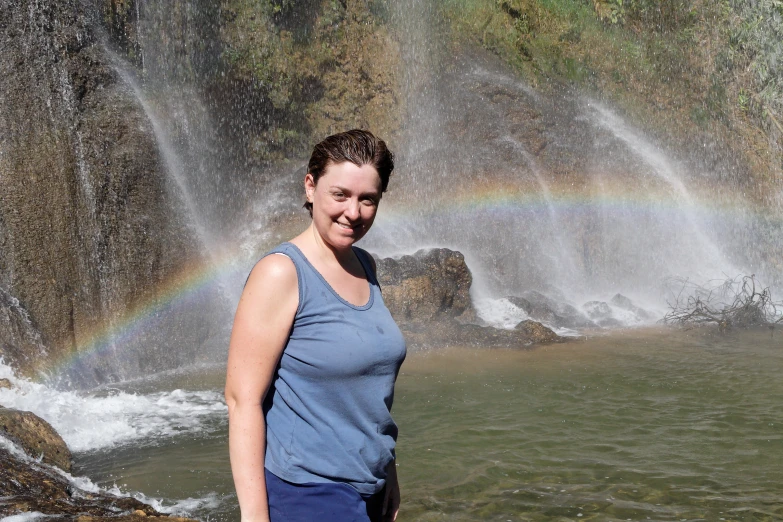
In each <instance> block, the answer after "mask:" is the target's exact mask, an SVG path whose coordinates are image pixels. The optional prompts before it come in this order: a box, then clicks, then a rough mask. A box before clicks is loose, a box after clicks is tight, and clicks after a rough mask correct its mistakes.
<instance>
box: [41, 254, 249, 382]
mask: <svg viewBox="0 0 783 522" xmlns="http://www.w3.org/2000/svg"><path fill="white" fill-rule="evenodd" d="M242 258H243V256H242V255H239V253H238V252H235V253H226V254H223V255H222V256H221V257H220V258H219V259H212V260H206V261H204V260H202V261H199V262H193V263H190V264H188V265H186V266H185V267H184V268H182V269H181V270H180V271H178V272H176V273H174V274H173V275H172V276H170V277H169V278H168V279H166V280H165V281H164V282H163V283H162V284H160V285H158V287H157V288H155V289H153V291H152V292H148V294H151V295H150V297H148V298H147V299H146V300H143V301H139V302H137V303H133V304H131V305H130V306H128V307H127V308H126V309H125V310H124V313H122V314H121V315H120V316H119V317H117V318H116V319H114V320H112V321H109V322H108V324H107V323H102V324H97V325H95V326H93V327H92V328H87V329H85V330H84V331H83V332H81V333H80V334H79V335H78V337H77V340H76V343H75V349H66V348H63V349H61V350H59V351H58V353H59V354H61V355H59V356H55V357H54V358H50V359H49V360H47V361H43V365H44V367H43V368H41V371H42V373H44V374H46V375H49V376H58V375H62V374H64V373H66V372H67V371H68V370H69V369H71V368H74V367H76V366H78V365H80V364H83V363H86V362H88V360H89V359H90V358H91V357H94V356H97V355H100V354H102V353H103V352H105V351H107V350H110V349H112V348H113V347H114V346H118V345H119V346H122V345H123V344H126V343H128V342H130V341H131V340H132V339H134V338H135V337H137V336H139V335H141V333H142V332H148V331H150V329H152V328H154V327H155V325H156V324H157V323H159V322H160V321H161V320H162V315H165V314H162V312H166V313H167V314H168V313H171V312H172V311H176V310H177V309H182V310H184V309H186V308H187V307H188V306H191V305H192V304H193V300H194V299H195V298H197V297H198V296H199V294H200V293H201V292H203V291H204V290H205V289H208V288H210V287H212V286H213V285H215V284H216V283H217V282H218V281H226V280H232V278H233V277H236V278H237V279H238V278H239V275H240V271H242V270H246V268H244V267H242V263H241V261H242Z"/></svg>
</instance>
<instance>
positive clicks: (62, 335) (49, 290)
mask: <svg viewBox="0 0 783 522" xmlns="http://www.w3.org/2000/svg"><path fill="white" fill-rule="evenodd" d="M94 15H95V13H93V12H92V11H91V8H90V7H89V5H88V4H83V3H81V2H79V1H78V0H65V1H54V0H0V48H2V49H3V52H2V53H0V290H1V291H2V293H3V295H4V296H5V298H4V300H3V303H2V306H3V309H4V314H5V315H9V314H10V312H7V311H8V310H10V309H11V307H9V306H6V302H8V303H11V302H13V303H14V304H15V306H16V308H18V309H21V310H23V311H24V313H22V312H17V313H16V316H19V314H20V313H21V314H22V316H23V315H25V314H26V316H27V319H28V322H29V325H30V327H31V328H34V329H35V330H37V332H39V334H40V344H42V345H43V346H46V347H47V349H48V350H49V352H50V353H49V354H48V356H47V357H48V358H50V359H52V360H54V359H57V358H61V357H65V356H67V355H68V354H69V353H70V352H73V351H74V350H75V349H76V348H77V346H78V345H79V344H80V343H82V342H84V341H85V340H87V339H88V338H89V337H91V336H92V335H94V333H95V331H96V330H97V329H100V328H102V327H103V326H105V325H106V324H111V322H112V321H116V320H118V318H119V316H120V315H121V314H122V312H123V311H124V310H126V309H127V308H128V307H129V306H130V305H132V304H133V303H136V302H139V301H142V300H152V301H154V300H155V299H156V288H157V287H158V286H159V284H160V283H161V282H162V281H165V280H166V279H167V278H168V277H170V276H171V275H173V274H175V273H177V272H178V271H180V270H181V269H182V268H183V267H184V266H185V264H186V263H188V262H189V261H192V260H193V259H194V258H195V257H197V246H196V244H195V242H194V241H193V240H192V239H191V236H192V234H191V232H190V231H189V229H188V228H187V226H186V225H185V224H184V223H183V220H182V219H181V218H180V217H179V216H180V215H181V213H180V212H179V206H180V204H179V202H178V201H177V198H176V196H175V195H172V194H170V192H169V190H168V187H167V182H166V179H165V177H164V176H165V174H164V173H165V169H164V168H163V166H162V161H161V158H160V156H159V154H158V149H157V145H156V143H155V139H154V137H153V136H154V135H153V132H152V129H151V124H150V122H149V121H148V120H147V118H146V117H145V115H144V113H143V110H142V109H141V107H140V105H139V103H138V102H137V101H136V100H135V98H134V96H133V93H132V91H131V90H130V89H129V88H128V87H127V86H126V85H123V83H122V82H121V81H120V80H119V78H118V74H117V73H116V72H115V71H114V69H113V68H112V65H111V61H110V57H109V55H107V53H106V51H105V50H104V48H103V47H102V45H101V44H100V42H99V39H98V35H97V34H96V32H95V30H94V24H93V21H94ZM6 312H7V313H6ZM0 315H2V314H0ZM9 317H10V315H9ZM19 321H20V320H19V319H18V317H17V319H16V320H15V324H17V326H18V324H19ZM10 324H12V321H10V320H9V321H0V328H3V330H4V331H3V332H2V333H1V334H0V339H2V341H3V345H2V346H0V356H2V357H4V358H5V359H6V361H7V362H11V363H12V364H16V365H17V366H18V367H20V369H22V370H26V371H27V372H30V371H32V370H33V368H34V367H36V366H37V365H38V363H40V362H41V361H40V358H39V357H26V356H24V353H25V351H27V352H29V351H30V350H29V349H20V345H23V344H24V343H25V342H27V344H28V345H29V344H30V342H29V339H28V341H25V339H24V338H23V336H20V335H17V334H14V332H13V331H12V329H11V328H10V327H9V326H8V325H10ZM30 335H32V334H29V333H28V334H27V337H30ZM33 344H35V343H33Z"/></svg>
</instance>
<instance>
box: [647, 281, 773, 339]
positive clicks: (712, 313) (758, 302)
mask: <svg viewBox="0 0 783 522" xmlns="http://www.w3.org/2000/svg"><path fill="white" fill-rule="evenodd" d="M669 286H670V287H673V288H678V290H679V291H678V292H677V293H676V294H675V297H674V298H673V299H672V300H671V301H667V304H668V305H669V312H668V313H667V314H666V315H665V316H664V317H663V319H662V322H663V323H665V324H673V325H680V326H686V327H688V326H700V325H705V324H717V325H718V328H719V329H720V330H721V331H722V332H723V331H727V330H729V329H731V328H748V327H751V326H769V327H774V326H775V325H778V324H783V315H782V312H783V302H781V301H777V302H776V301H774V300H773V299H772V294H771V292H770V289H769V287H764V288H760V287H759V285H757V281H756V278H755V276H753V275H750V276H738V277H735V278H733V279H726V280H725V281H720V282H717V281H715V282H711V283H707V285H705V286H702V285H697V284H695V283H693V282H691V281H689V280H688V279H681V278H673V279H670V280H669Z"/></svg>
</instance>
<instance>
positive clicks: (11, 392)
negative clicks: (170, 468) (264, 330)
mask: <svg viewBox="0 0 783 522" xmlns="http://www.w3.org/2000/svg"><path fill="white" fill-rule="evenodd" d="M0 378H6V379H9V380H10V381H11V383H12V384H13V386H12V388H11V389H0V404H2V405H3V406H5V407H7V408H15V409H18V410H25V411H31V412H33V413H35V414H36V415H38V416H39V417H41V418H43V419H45V420H46V421H47V422H49V424H51V425H52V426H53V427H54V429H55V430H57V432H58V433H59V434H60V436H62V438H63V440H65V442H66V444H68V447H69V448H70V449H71V451H74V452H81V451H90V450H97V449H104V448H109V447H113V446H119V445H123V444H128V443H134V444H139V443H144V441H148V442H149V443H155V441H158V440H160V439H161V438H166V437H171V436H174V435H179V434H182V433H184V432H191V433H199V432H203V431H205V430H213V429H216V428H217V426H215V424H217V425H218V426H219V425H221V424H222V423H223V422H225V417H226V405H225V402H224V400H223V397H222V395H221V394H220V393H218V392H216V391H184V390H173V391H167V392H159V393H151V394H146V395H142V394H133V393H126V392H121V391H112V392H109V393H108V394H106V395H101V396H96V395H89V394H84V393H77V392H73V391H60V390H56V389H53V388H49V387H47V386H45V385H43V384H39V383H35V382H32V381H29V380H27V379H22V378H18V377H16V375H14V373H13V370H12V369H11V368H10V367H9V366H7V365H5V364H4V363H3V362H2V360H0ZM210 420H217V421H218V422H217V423H216V422H211V423H209V425H210V426H211V427H208V426H207V424H208V421H210Z"/></svg>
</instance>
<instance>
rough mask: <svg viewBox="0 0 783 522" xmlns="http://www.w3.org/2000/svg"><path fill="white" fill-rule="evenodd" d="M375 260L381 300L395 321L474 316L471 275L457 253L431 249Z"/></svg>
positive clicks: (461, 256) (444, 249) (463, 259)
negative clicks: (381, 292) (381, 293)
mask: <svg viewBox="0 0 783 522" xmlns="http://www.w3.org/2000/svg"><path fill="white" fill-rule="evenodd" d="M375 261H376V264H377V272H378V282H379V283H380V284H381V289H382V291H383V300H384V302H385V303H386V306H387V307H388V308H389V311H390V312H391V314H392V316H393V317H394V319H395V320H396V321H398V322H400V323H407V322H429V321H437V320H442V319H453V318H457V317H459V318H461V319H463V320H471V319H473V318H474V317H475V315H474V314H475V312H474V311H473V307H472V305H471V300H470V285H471V284H472V282H473V276H472V275H471V274H470V270H469V269H468V266H467V264H466V263H465V257H464V256H463V255H462V254H461V253H460V252H456V251H454V250H449V249H446V248H433V249H429V250H419V251H418V252H416V253H415V254H413V255H406V256H402V257H399V258H394V259H393V258H383V259H381V258H377V257H376V258H375Z"/></svg>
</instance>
